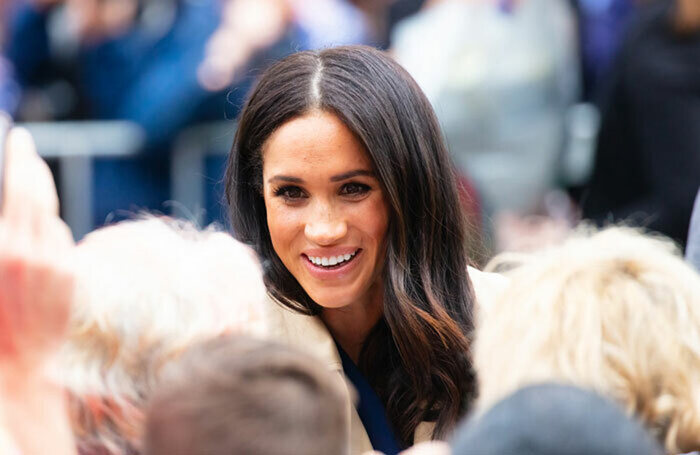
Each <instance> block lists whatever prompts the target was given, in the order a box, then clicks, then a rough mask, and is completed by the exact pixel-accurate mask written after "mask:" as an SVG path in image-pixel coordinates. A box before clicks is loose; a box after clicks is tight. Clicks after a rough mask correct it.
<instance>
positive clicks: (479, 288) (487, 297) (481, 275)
mask: <svg viewBox="0 0 700 455" xmlns="http://www.w3.org/2000/svg"><path fill="white" fill-rule="evenodd" d="M467 271H468V273H469V279H470V280H471V282H472V286H473V287H474V294H475V296H476V304H477V307H478V308H479V309H484V308H488V307H490V306H491V303H492V302H493V301H494V300H495V299H496V298H497V297H498V295H499V294H500V293H501V292H503V290H504V289H505V288H506V286H507V285H508V278H506V277H505V276H503V275H501V274H499V273H489V272H482V271H480V270H477V269H475V268H473V267H468V268H467Z"/></svg>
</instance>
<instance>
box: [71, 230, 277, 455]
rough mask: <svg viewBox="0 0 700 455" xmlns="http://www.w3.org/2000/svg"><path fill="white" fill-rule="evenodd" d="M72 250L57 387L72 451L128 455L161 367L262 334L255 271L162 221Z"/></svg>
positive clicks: (230, 251)
mask: <svg viewBox="0 0 700 455" xmlns="http://www.w3.org/2000/svg"><path fill="white" fill-rule="evenodd" d="M77 250H78V253H77V259H76V269H77V290H76V302H75V305H74V308H73V314H72V320H71V324H70V328H69V335H68V341H67V343H66V345H65V346H64V349H63V351H62V353H61V359H60V366H59V371H58V375H59V376H60V377H59V380H60V381H61V382H62V383H63V384H64V385H65V386H66V387H67V389H68V390H69V392H70V394H71V396H72V400H71V401H72V405H71V417H72V423H73V428H74V431H75V433H76V439H77V440H78V443H79V444H78V445H79V447H80V448H81V449H82V450H84V451H85V452H88V453H89V452H91V451H94V450H96V449H99V450H102V451H105V450H106V451H107V452H108V453H112V454H122V453H131V452H133V451H136V450H137V449H138V441H139V440H140V439H141V432H142V427H143V418H144V417H143V410H144V409H145V404H146V401H147V399H148V397H149V395H150V394H151V392H152V390H153V388H154V387H155V385H156V384H157V383H158V381H159V378H160V372H161V369H162V367H163V366H164V365H165V364H166V363H168V362H169V361H171V360H173V359H174V358H176V357H177V356H179V355H180V354H181V353H182V352H183V351H184V350H186V349H187V348H189V347H190V346H193V345H195V344H197V343H198V342H201V341H203V340H207V339H210V338H213V337H215V336H217V335H220V334H224V333H228V332H231V331H235V332H237V333H238V332H241V333H246V334H250V335H262V334H263V333H264V332H265V326H264V321H265V319H266V318H265V316H264V314H263V313H262V311H263V308H264V306H263V305H262V302H263V300H264V299H265V298H266V297H265V296H266V292H265V287H264V285H263V282H262V272H261V270H260V266H259V264H258V262H257V260H256V259H255V257H254V255H253V253H252V251H251V250H250V249H249V248H247V247H244V246H243V245H242V244H240V243H238V242H237V241H235V240H234V239H233V238H232V237H230V236H229V235H227V234H225V233H223V232H219V231H217V230H216V229H213V228H210V229H207V230H205V231H199V230H198V229H197V228H195V227H194V226H193V225H192V224H190V223H186V222H180V221H175V220H171V219H165V218H155V217H147V218H144V219H141V220H136V221H128V222H122V223H120V224H117V225H114V226H111V227H107V228H103V229H100V230H98V231H95V232H94V233H92V234H90V235H88V236H87V237H86V238H85V240H84V241H83V242H82V243H81V244H80V245H79V246H78V248H77ZM100 453H102V452H100Z"/></svg>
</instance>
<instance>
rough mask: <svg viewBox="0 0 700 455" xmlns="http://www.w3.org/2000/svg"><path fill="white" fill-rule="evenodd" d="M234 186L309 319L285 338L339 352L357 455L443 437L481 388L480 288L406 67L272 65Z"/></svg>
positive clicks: (304, 57)
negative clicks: (475, 351)
mask: <svg viewBox="0 0 700 455" xmlns="http://www.w3.org/2000/svg"><path fill="white" fill-rule="evenodd" d="M226 179H227V197H228V202H229V204H230V206H231V207H232V227H233V230H234V232H235V236H236V237H237V238H238V239H239V240H241V241H243V242H245V243H248V244H250V245H252V246H253V247H254V248H255V249H256V251H257V253H258V254H259V256H260V258H261V260H262V262H263V268H264V280H265V284H266V286H267V289H268V292H269V294H270V295H271V297H272V298H273V299H274V300H275V301H277V302H279V303H281V304H282V305H284V306H286V307H288V308H290V309H293V310H294V311H296V312H297V313H299V314H303V315H307V316H314V318H309V317H306V316H305V317H298V318H297V319H296V320H295V321H294V322H293V323H292V324H291V325H292V326H294V327H292V328H290V324H289V323H288V322H287V324H286V325H285V327H284V328H282V329H281V330H284V331H285V335H284V336H285V337H286V338H287V339H288V340H290V341H291V342H295V343H298V344H299V345H301V346H304V345H305V344H306V345H309V346H310V348H311V349H316V348H318V346H320V345H330V347H328V349H325V348H324V349H321V350H323V353H322V354H323V355H326V356H327V357H329V358H330V359H331V362H330V363H331V364H334V359H335V360H336V361H335V364H336V365H338V364H342V369H343V371H344V372H345V374H346V375H347V376H348V378H349V379H350V380H351V381H352V382H353V384H354V385H355V388H356V389H357V390H358V392H359V395H360V403H359V405H358V406H357V411H358V414H359V419H360V420H361V423H360V422H358V419H357V418H355V419H354V423H353V425H352V428H351V452H352V453H360V452H361V451H362V450H365V449H368V448H370V447H369V443H370V442H371V446H372V447H374V448H375V449H378V450H382V451H383V452H385V453H396V452H398V451H399V450H400V449H401V448H404V447H407V446H409V445H411V444H413V443H414V441H416V442H417V441H420V440H424V439H439V438H443V437H444V436H445V435H446V434H448V433H449V432H450V430H451V429H452V428H453V427H454V425H455V423H456V422H457V421H458V420H459V418H460V417H461V416H463V415H464V414H465V412H466V411H467V410H468V409H469V406H470V403H471V401H472V399H473V397H474V396H475V393H476V388H475V377H474V372H473V369H472V364H471V360H470V358H469V348H470V336H471V332H472V330H473V321H472V316H473V308H474V303H475V301H474V300H475V296H474V290H473V288H472V283H471V281H470V279H469V276H468V274H467V256H466V253H465V249H464V246H465V243H466V239H465V234H464V232H465V220H464V219H463V217H462V213H461V212H460V209H459V207H460V203H459V200H458V193H457V189H456V186H455V179H454V174H453V169H452V165H451V163H450V160H449V158H448V154H447V151H446V149H445V146H444V143H443V140H442V136H441V133H440V130H439V128H438V125H437V122H436V120H435V115H434V113H433V111H432V109H431V107H430V104H429V103H428V101H427V99H426V98H425V96H424V95H423V93H422V92H421V91H420V89H419V88H418V87H417V85H416V84H415V82H414V81H413V79H412V78H411V77H410V76H409V75H408V73H407V72H406V71H405V70H404V69H403V68H401V67H400V66H399V65H398V64H396V63H395V62H393V61H392V60H391V59H390V58H388V57H387V56H385V55H384V54H383V53H381V52H379V51H377V50H374V49H371V48H368V47H361V46H347V47H337V48H331V49H326V50H323V51H320V52H300V53H297V54H294V55H291V56H289V57H287V58H285V59H283V60H282V61H280V62H278V63H276V64H275V65H273V66H271V67H270V68H269V69H268V70H267V71H266V72H265V73H264V74H263V76H262V78H261V80H260V81H259V83H258V85H257V86H256V87H255V89H254V90H253V92H252V94H251V96H250V98H249V100H248V102H247V103H246V105H245V107H244V109H243V112H242V114H241V117H240V120H239V124H238V131H237V134H236V138H235V141H234V144H233V149H232V152H231V157H230V160H229V166H228V170H227V177H226ZM483 280H486V281H492V280H490V279H489V278H488V277H483ZM484 286H489V287H491V286H493V284H492V283H484ZM480 287H481V285H480ZM480 292H482V291H481V290H480ZM484 292H485V291H484ZM282 313H283V314H284V316H283V319H286V320H287V321H289V319H290V316H289V314H288V313H284V312H282ZM299 321H301V322H299ZM299 324H301V325H304V324H306V325H305V326H304V327H305V328H304V329H299ZM282 325H284V324H282ZM331 337H332V338H331ZM329 339H330V340H332V341H333V342H334V343H335V344H333V343H328V340H329ZM336 346H337V349H336ZM316 350H317V351H318V350H319V349H316ZM337 360H339V362H338V361H337ZM385 416H386V417H385ZM424 422H431V423H427V424H424V425H422V423H424ZM363 427H364V428H363ZM363 430H366V432H367V436H368V437H369V441H368V440H367V439H368V438H367V436H364V431H363Z"/></svg>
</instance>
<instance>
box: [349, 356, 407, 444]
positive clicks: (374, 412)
mask: <svg viewBox="0 0 700 455" xmlns="http://www.w3.org/2000/svg"><path fill="white" fill-rule="evenodd" d="M336 345H337V343H336ZM338 352H339V353H340V359H341V361H342V362H343V371H344V372H345V376H347V378H348V379H349V380H350V382H352V385H353V386H355V389H356V390H357V394H358V395H359V400H358V403H357V405H356V408H357V413H358V414H359V415H360V420H362V425H364V427H365V430H366V431H367V436H369V440H370V442H371V443H372V448H373V449H374V450H378V451H380V452H383V453H385V454H386V455H396V454H398V453H399V452H400V451H401V448H400V446H399V443H398V441H397V440H396V437H395V436H394V431H393V430H392V429H391V425H389V420H388V419H387V418H386V413H385V412H384V406H382V402H381V401H380V400H379V397H378V396H377V394H376V393H375V392H374V390H373V389H372V386H370V385H369V382H368V381H367V379H366V378H365V377H364V376H363V374H362V373H361V372H360V369H359V368H358V367H357V366H356V365H355V363H354V362H353V361H352V359H350V357H349V356H348V355H347V354H346V353H345V351H343V349H342V348H341V347H340V346H338Z"/></svg>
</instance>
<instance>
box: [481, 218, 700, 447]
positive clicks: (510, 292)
mask: <svg viewBox="0 0 700 455" xmlns="http://www.w3.org/2000/svg"><path fill="white" fill-rule="evenodd" d="M506 274H507V276H508V277H509V278H510V284H509V286H508V288H507V290H505V291H504V293H503V294H501V296H500V298H498V299H497V300H496V301H495V302H494V303H493V305H492V306H491V307H488V308H483V309H482V313H481V314H480V315H479V318H480V319H479V322H478V324H477V327H478V329H477V336H476V343H475V347H474V349H475V351H474V357H475V359H474V361H475V365H476V369H477V371H478V373H479V381H480V382H479V384H480V392H481V397H480V404H479V407H480V408H481V409H484V408H485V407H487V406H489V405H490V404H492V403H494V402H495V401H496V400H498V399H499V398H502V397H503V396H505V395H506V394H508V393H510V392H512V391H514V390H515V389H517V388H520V387H522V386H524V385H527V384H533V383H536V382H541V381H551V380H556V381H562V382H568V383H571V384H574V385H578V386H583V387H588V388H592V389H594V390H596V391H598V392H599V393H602V394H603V395H607V396H609V397H611V398H613V399H615V400H617V402H618V403H619V404H621V405H622V406H623V407H624V408H625V409H626V410H627V412H628V413H629V414H634V415H636V416H637V417H639V418H640V419H641V420H642V421H643V422H644V423H645V424H646V425H647V427H648V428H649V429H650V430H652V432H653V433H654V435H655V436H656V437H657V438H658V439H659V440H660V441H662V442H663V443H665V446H666V449H667V450H668V451H669V452H671V453H677V452H688V451H693V450H698V449H700V277H699V276H698V274H697V273H696V272H695V271H694V270H693V269H692V268H691V267H690V266H689V265H687V264H686V263H685V262H684V261H683V260H682V259H681V258H680V257H679V255H678V251H677V248H676V247H675V245H674V244H673V243H671V242H670V241H668V240H665V239H663V238H658V237H650V236H645V235H643V234H641V233H640V232H638V231H635V230H632V229H630V228H622V227H612V228H608V229H605V230H602V231H600V232H596V231H595V230H592V229H590V228H581V229H580V230H579V231H578V232H577V233H576V234H575V235H573V236H572V237H571V238H570V239H569V240H567V241H566V242H565V243H564V244H563V245H561V246H558V247H554V248H551V249H548V250H545V251H542V252H540V253H537V254H534V255H533V256H531V257H530V258H529V259H528V260H526V261H525V262H524V263H523V264H522V265H521V266H520V267H516V268H514V269H512V270H510V271H509V272H507V273H506Z"/></svg>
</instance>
